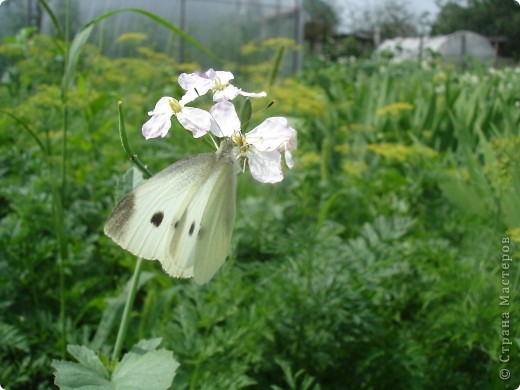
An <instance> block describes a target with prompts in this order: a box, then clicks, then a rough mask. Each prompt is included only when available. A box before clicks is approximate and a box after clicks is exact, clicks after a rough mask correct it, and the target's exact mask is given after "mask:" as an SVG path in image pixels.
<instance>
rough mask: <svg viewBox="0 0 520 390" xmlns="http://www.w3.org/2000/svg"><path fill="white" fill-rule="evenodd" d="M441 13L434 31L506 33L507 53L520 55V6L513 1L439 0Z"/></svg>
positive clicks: (501, 34) (439, 32)
mask: <svg viewBox="0 0 520 390" xmlns="http://www.w3.org/2000/svg"><path fill="white" fill-rule="evenodd" d="M437 5H438V6H439V8H440V12H439V14H438V15H437V18H436V20H435V22H434V24H433V26H432V34H434V35H438V34H449V33H452V32H454V31H456V30H471V31H474V32H477V33H479V34H481V35H485V36H488V37H490V36H493V37H496V36H504V37H505V38H506V39H507V40H506V42H505V43H504V44H503V46H502V51H501V54H502V55H504V56H509V57H514V58H520V5H518V4H517V3H516V2H515V1H513V0H465V1H460V0H459V1H456V0H448V1H441V0H438V1H437Z"/></svg>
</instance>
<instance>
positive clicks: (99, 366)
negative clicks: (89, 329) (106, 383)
mask: <svg viewBox="0 0 520 390" xmlns="http://www.w3.org/2000/svg"><path fill="white" fill-rule="evenodd" d="M67 351H69V353H70V354H71V355H72V356H74V358H75V359H76V360H77V361H78V362H79V363H80V364H81V365H83V366H84V367H86V368H90V369H91V370H93V371H94V372H96V373H97V374H99V375H100V376H102V377H104V378H108V372H107V370H106V368H105V366H103V363H102V362H101V360H99V358H98V357H97V355H96V354H95V352H94V351H92V350H90V349H88V348H87V347H85V346H83V345H68V346H67Z"/></svg>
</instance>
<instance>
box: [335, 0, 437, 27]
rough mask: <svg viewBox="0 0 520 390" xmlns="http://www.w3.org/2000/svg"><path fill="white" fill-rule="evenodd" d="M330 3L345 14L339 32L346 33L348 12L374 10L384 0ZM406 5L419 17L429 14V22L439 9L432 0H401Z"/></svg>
mask: <svg viewBox="0 0 520 390" xmlns="http://www.w3.org/2000/svg"><path fill="white" fill-rule="evenodd" d="M328 1H329V2H330V3H333V4H336V7H337V8H338V9H339V10H343V14H345V17H344V18H342V19H343V21H344V23H343V26H342V28H341V30H344V31H345V32H348V30H349V26H348V20H349V17H348V16H347V15H348V14H349V13H350V11H349V10H352V9H354V10H356V13H358V12H361V11H362V10H365V9H368V10H370V9H375V8H377V7H378V6H379V5H381V4H383V3H385V0H328ZM403 1H404V2H406V3H407V4H409V5H410V10H411V11H412V12H413V13H414V14H416V15H421V14H422V13H423V12H426V11H427V12H429V13H430V20H433V19H434V18H435V16H436V15H437V13H438V11H439V9H438V8H437V6H436V5H435V1H434V0H403Z"/></svg>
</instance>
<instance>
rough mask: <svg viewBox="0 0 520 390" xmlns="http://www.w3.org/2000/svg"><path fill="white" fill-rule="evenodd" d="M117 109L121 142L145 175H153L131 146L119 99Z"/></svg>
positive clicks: (129, 156)
mask: <svg viewBox="0 0 520 390" xmlns="http://www.w3.org/2000/svg"><path fill="white" fill-rule="evenodd" d="M117 110H118V113H119V137H120V138H121V144H122V145H123V149H124V151H125V153H126V155H127V156H128V158H130V160H131V161H132V162H133V163H134V164H135V165H136V166H137V168H139V170H140V171H141V172H143V173H144V175H145V177H147V178H148V177H150V176H152V173H151V172H150V171H149V170H148V168H146V166H145V165H144V164H143V163H142V162H141V161H140V160H139V159H138V158H137V155H135V154H134V153H133V152H132V148H131V147H130V143H129V142H128V138H127V136H126V129H125V119H124V116H123V102H121V101H119V102H117Z"/></svg>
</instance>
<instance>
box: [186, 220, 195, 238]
mask: <svg viewBox="0 0 520 390" xmlns="http://www.w3.org/2000/svg"><path fill="white" fill-rule="evenodd" d="M194 230H195V221H193V222H192V223H191V226H190V231H189V232H188V233H189V234H190V236H191V235H192V234H193V231H194Z"/></svg>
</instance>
